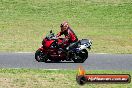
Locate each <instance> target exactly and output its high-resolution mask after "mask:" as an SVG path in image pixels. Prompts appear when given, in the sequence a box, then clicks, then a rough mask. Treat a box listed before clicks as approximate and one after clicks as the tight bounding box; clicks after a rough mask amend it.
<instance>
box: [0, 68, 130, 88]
mask: <svg viewBox="0 0 132 88" xmlns="http://www.w3.org/2000/svg"><path fill="white" fill-rule="evenodd" d="M77 73H78V71H77V70H42V69H41V70H40V69H0V88H62V87H63V88H131V86H132V83H128V84H85V85H83V86H80V85H79V84H77V82H76V74H77ZM86 73H87V74H130V75H132V71H102V70H97V71H96V70H89V71H87V72H86Z"/></svg>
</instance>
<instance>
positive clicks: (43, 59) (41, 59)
mask: <svg viewBox="0 0 132 88" xmlns="http://www.w3.org/2000/svg"><path fill="white" fill-rule="evenodd" d="M35 59H36V61H38V62H46V61H47V60H48V59H47V56H46V55H45V54H44V53H43V52H42V51H40V50H37V51H36V53H35Z"/></svg>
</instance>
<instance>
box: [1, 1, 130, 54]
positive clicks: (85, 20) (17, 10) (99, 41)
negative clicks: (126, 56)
mask: <svg viewBox="0 0 132 88" xmlns="http://www.w3.org/2000/svg"><path fill="white" fill-rule="evenodd" d="M64 20H67V21H68V22H69V23H70V25H71V27H72V29H74V31H75V33H76V34H77V36H78V38H80V39H81V38H89V39H91V40H93V47H92V50H91V52H98V53H103V52H105V53H132V1H131V0H72V1H71V0H0V51H3V52H7V51H8V52H14V51H16V52H17V51H29V52H33V51H35V50H36V49H37V48H38V47H39V46H40V45H41V40H42V35H46V34H47V32H48V31H49V30H50V29H52V30H53V31H54V32H55V33H57V32H59V30H60V28H59V25H60V23H61V22H62V21H64Z"/></svg>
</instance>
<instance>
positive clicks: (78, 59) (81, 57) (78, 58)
mask: <svg viewBox="0 0 132 88" xmlns="http://www.w3.org/2000/svg"><path fill="white" fill-rule="evenodd" d="M87 58H88V51H87V50H86V49H83V50H82V51H80V52H78V53H75V55H74V58H73V61H74V62H75V63H83V62H84V61H85V60H86V59H87Z"/></svg>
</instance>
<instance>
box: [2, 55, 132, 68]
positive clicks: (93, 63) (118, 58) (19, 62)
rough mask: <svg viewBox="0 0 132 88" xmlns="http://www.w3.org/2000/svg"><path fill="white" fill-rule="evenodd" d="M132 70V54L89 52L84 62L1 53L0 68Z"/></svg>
mask: <svg viewBox="0 0 132 88" xmlns="http://www.w3.org/2000/svg"><path fill="white" fill-rule="evenodd" d="M80 65H81V66H83V67H84V68H85V69H87V70H132V54H89V58H88V59H87V60H86V61H85V62H84V63H73V62H61V63H44V62H37V61H35V59H34V53H0V68H35V69H38V68H42V69H72V70H77V69H78V67H79V66H80Z"/></svg>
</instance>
